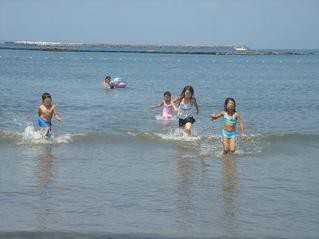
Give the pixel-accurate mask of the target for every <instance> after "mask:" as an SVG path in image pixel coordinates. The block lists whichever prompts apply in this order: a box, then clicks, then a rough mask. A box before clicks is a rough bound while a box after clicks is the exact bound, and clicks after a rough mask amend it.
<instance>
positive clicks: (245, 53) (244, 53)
mask: <svg viewBox="0 0 319 239" xmlns="http://www.w3.org/2000/svg"><path fill="white" fill-rule="evenodd" d="M0 50H24V51H25V50H28V51H51V52H101V53H103V52H107V53H137V54H185V55H239V56H253V55H311V54H313V53H311V52H309V53H308V52H307V53H305V52H292V51H254V50H249V51H235V52H218V51H167V50H163V51H162V50H133V49H132V50H123V49H122V50H112V49H72V48H63V47H37V48H29V47H0Z"/></svg>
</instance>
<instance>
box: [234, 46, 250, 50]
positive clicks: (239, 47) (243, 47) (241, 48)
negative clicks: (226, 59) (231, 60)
mask: <svg viewBox="0 0 319 239" xmlns="http://www.w3.org/2000/svg"><path fill="white" fill-rule="evenodd" d="M234 49H235V50H236V51H247V50H248V48H247V47H246V46H244V45H241V46H234Z"/></svg>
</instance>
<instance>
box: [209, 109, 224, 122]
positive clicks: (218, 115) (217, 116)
mask: <svg viewBox="0 0 319 239" xmlns="http://www.w3.org/2000/svg"><path fill="white" fill-rule="evenodd" d="M222 116H224V112H223V111H222V112H219V113H217V114H211V115H210V117H211V118H212V120H217V119H219V118H220V117H222Z"/></svg>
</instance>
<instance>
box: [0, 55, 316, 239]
mask: <svg viewBox="0 0 319 239" xmlns="http://www.w3.org/2000/svg"><path fill="white" fill-rule="evenodd" d="M313 52H314V54H309V55H278V56H275V55H273V56H213V55H180V54H178V55H175V54H135V53H108V52H44V51H23V50H19V51H15V50H1V51H0V86H1V87H0V238H56V237H58V238H176V237H178V238H316V237H318V236H319V229H318V228H319V227H318V224H319V216H318V215H319V187H318V182H319V174H318V168H319V160H318V159H319V158H318V154H319V128H318V126H317V124H318V122H319V116H318V115H319V105H318V102H319V95H318V92H319V54H318V52H317V51H313ZM106 75H111V76H113V77H120V78H122V79H123V80H125V81H126V82H127V88H125V89H115V90H105V89H103V79H104V77H105V76H106ZM185 85H192V86H193V88H194V90H195V97H196V99H197V102H198V105H199V108H200V112H199V114H198V115H196V114H195V112H194V118H195V119H196V122H195V124H194V125H193V136H192V137H187V136H185V135H184V134H183V132H181V131H180V130H179V129H178V119H177V118H174V119H173V120H172V121H163V120H162V119H161V117H160V114H161V109H160V108H159V109H151V108H150V107H151V106H152V105H154V104H157V103H159V102H160V101H161V100H162V98H163V93H164V91H167V90H169V91H171V93H172V96H173V97H176V96H177V95H179V94H180V93H181V91H182V89H183V87H184V86H185ZM44 92H49V93H50V94H51V95H52V99H53V103H54V104H55V105H56V106H57V109H58V111H59V112H60V114H61V116H62V118H63V120H62V121H61V122H57V121H54V120H53V129H52V131H53V135H52V137H51V139H43V138H42V137H41V135H39V133H38V132H37V130H38V127H37V125H36V119H37V109H38V106H39V105H40V103H41V94H42V93H44ZM226 97H233V98H235V100H236V103H237V107H236V109H237V111H238V112H239V113H240V115H241V117H242V119H243V122H244V124H245V130H246V134H247V136H246V137H245V138H242V139H239V141H238V149H237V151H236V153H235V154H233V155H227V156H225V155H223V154H222V148H223V147H222V140H221V137H220V135H221V129H222V120H220V121H214V122H212V121H211V119H210V117H209V114H211V113H216V112H220V111H222V110H223V104H224V100H225V98H226Z"/></svg>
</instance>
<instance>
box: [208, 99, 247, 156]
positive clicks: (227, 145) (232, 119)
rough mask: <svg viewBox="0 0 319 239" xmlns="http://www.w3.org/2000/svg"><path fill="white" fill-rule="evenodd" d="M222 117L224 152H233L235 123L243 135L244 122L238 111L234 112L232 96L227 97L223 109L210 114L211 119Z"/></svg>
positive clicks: (234, 106) (235, 136)
mask: <svg viewBox="0 0 319 239" xmlns="http://www.w3.org/2000/svg"><path fill="white" fill-rule="evenodd" d="M221 117H224V128H223V131H222V136H223V142H224V153H225V154H227V153H234V152H235V150H236V143H237V142H236V140H237V134H236V125H237V123H238V124H239V127H240V135H241V136H243V135H244V123H243V121H242V120H241V118H240V115H239V114H238V112H236V103H235V100H234V99H233V98H227V99H226V100H225V104H224V111H222V112H220V113H218V114H212V115H211V118H212V120H217V119H219V118H221Z"/></svg>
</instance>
